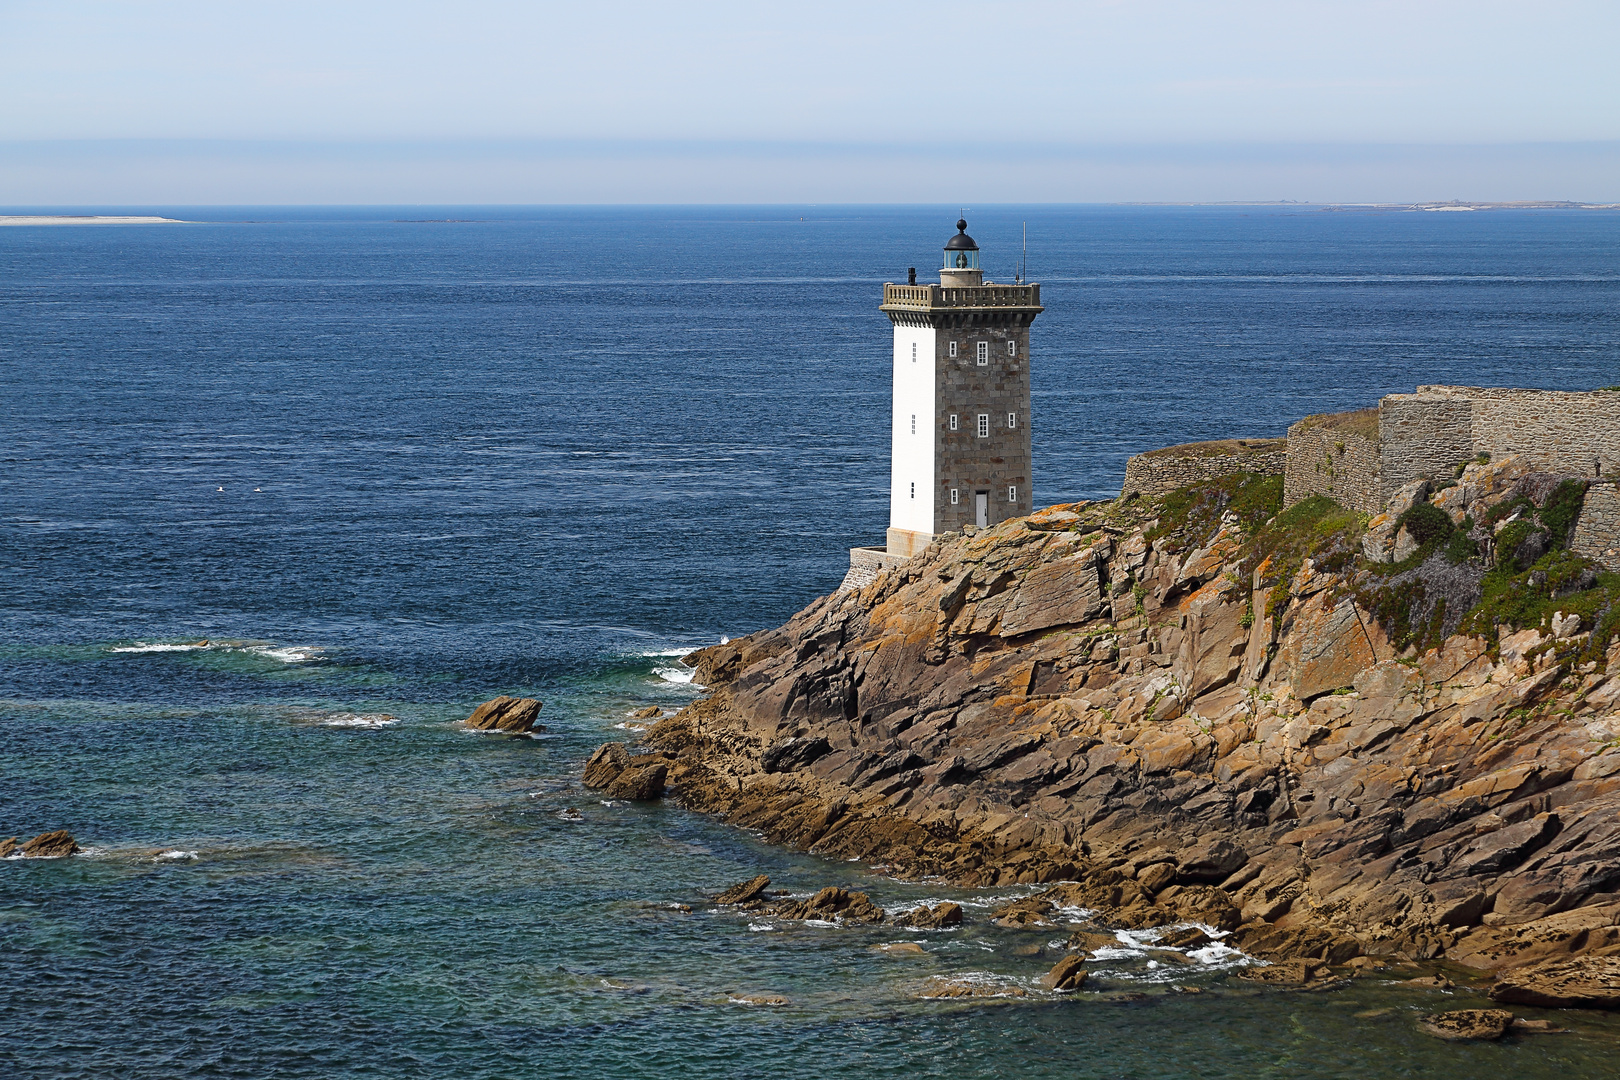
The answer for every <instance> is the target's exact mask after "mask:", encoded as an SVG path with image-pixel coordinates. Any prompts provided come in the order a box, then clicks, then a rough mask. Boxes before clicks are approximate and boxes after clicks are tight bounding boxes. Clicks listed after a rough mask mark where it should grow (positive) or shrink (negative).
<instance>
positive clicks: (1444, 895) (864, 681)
mask: <svg viewBox="0 0 1620 1080" xmlns="http://www.w3.org/2000/svg"><path fill="white" fill-rule="evenodd" d="M1470 469H1471V470H1472V473H1471V474H1470V476H1469V477H1468V478H1467V480H1466V482H1465V483H1457V482H1453V483H1448V484H1445V485H1442V486H1441V490H1438V491H1435V492H1433V493H1430V492H1429V491H1428V487H1427V485H1423V486H1413V487H1412V488H1410V489H1408V490H1406V491H1405V492H1403V493H1402V496H1401V498H1402V499H1404V504H1403V505H1400V506H1397V507H1396V508H1394V509H1395V511H1397V512H1392V513H1391V514H1390V515H1386V516H1385V517H1383V518H1380V519H1374V521H1373V522H1372V523H1371V526H1372V527H1371V529H1369V523H1368V522H1367V521H1366V520H1365V519H1364V518H1362V517H1360V516H1358V515H1355V514H1352V513H1350V512H1348V511H1345V510H1343V509H1341V508H1340V507H1338V506H1336V505H1335V504H1333V503H1331V502H1329V501H1327V500H1326V499H1322V498H1314V499H1309V500H1306V501H1305V502H1303V503H1300V504H1298V505H1296V506H1293V507H1290V508H1289V509H1288V510H1287V511H1286V512H1279V508H1280V505H1281V490H1280V488H1281V485H1280V482H1279V480H1278V478H1275V477H1273V478H1269V479H1268V478H1263V477H1258V476H1233V477H1228V478H1224V479H1222V480H1219V481H1215V482H1211V483H1208V484H1204V485H1201V486H1197V487H1193V488H1187V489H1182V490H1180V491H1177V492H1173V493H1171V494H1169V495H1167V496H1164V497H1162V498H1158V499H1148V498H1136V499H1129V500H1122V501H1117V502H1113V503H1095V504H1086V503H1079V504H1074V505H1067V506H1056V507H1051V508H1049V509H1047V510H1044V511H1041V512H1039V513H1037V514H1034V515H1032V516H1030V517H1028V518H1021V519H1017V520H1013V521H1008V522H1005V523H1003V524H1001V525H999V526H996V527H994V528H992V529H987V530H976V531H975V530H967V531H965V532H964V533H963V534H953V535H949V536H946V537H942V538H940V539H938V540H936V541H935V542H934V543H933V544H932V545H930V546H929V547H928V548H927V549H926V550H925V551H923V552H922V553H921V554H919V555H917V556H916V557H914V558H912V559H911V560H909V561H908V562H906V563H904V564H903V565H902V566H899V567H897V568H894V569H892V570H886V571H884V572H882V573H881V574H879V575H878V577H877V579H876V580H875V581H874V582H873V583H872V584H870V585H869V586H867V587H866V588H863V589H861V590H859V591H846V592H841V593H837V594H834V595H831V596H827V597H823V598H821V599H819V600H817V601H816V602H814V603H813V604H811V605H810V606H809V607H807V608H805V609H804V610H803V611H802V612H800V613H799V614H798V615H796V616H794V618H793V619H792V620H790V621H789V622H788V623H787V624H786V625H784V626H782V627H780V628H778V629H774V630H768V631H763V632H761V633H757V634H754V635H752V636H750V637H747V638H743V639H739V640H737V641H734V642H731V643H729V644H726V645H722V646H718V647H715V648H710V649H705V650H703V651H701V652H699V653H696V654H693V656H692V657H690V658H689V662H690V663H692V664H694V665H695V666H696V667H697V669H698V670H697V676H696V678H697V681H698V682H700V683H702V684H704V685H706V686H707V687H709V688H710V690H711V691H712V693H711V694H710V695H709V696H708V697H706V698H704V699H702V700H700V701H698V702H697V703H695V704H694V705H692V706H691V707H689V708H687V709H686V710H684V711H683V712H681V713H680V714H678V715H676V716H673V717H669V718H666V719H664V720H662V721H660V722H659V723H658V724H657V725H656V726H655V727H654V728H653V729H652V731H651V732H650V733H649V735H648V737H647V740H646V742H647V747H648V748H649V749H650V752H651V754H652V755H653V758H646V759H645V760H644V761H643V765H649V764H652V763H653V760H654V759H656V762H657V763H658V764H660V765H663V766H667V769H668V781H669V784H670V785H671V787H672V789H673V790H674V792H675V793H676V794H677V795H678V796H679V797H680V798H681V799H682V800H684V802H685V803H686V804H687V805H689V806H691V807H693V808H695V809H698V810H702V811H707V812H710V813H713V814H717V815H719V816H721V817H723V818H724V819H725V820H727V821H730V822H733V823H735V824H737V825H739V826H742V827H746V828H749V829H753V830H757V831H759V832H761V833H762V834H763V835H764V836H765V837H766V838H767V839H769V840H771V841H773V842H780V843H787V844H794V845H799V846H802V847H804V848H808V849H810V850H813V851H817V852H823V853H825V854H827V855H829V856H834V857H841V858H860V859H862V860H865V861H868V862H871V863H879V864H882V865H884V866H885V867H887V868H888V869H889V870H890V871H891V872H893V873H895V874H899V875H905V876H921V875H941V876H944V877H946V878H949V879H951V880H953V881H956V882H960V883H962V884H967V885H974V884H997V885H1004V884H1006V883H1009V882H1024V883H1031V882H1033V883H1047V882H1077V883H1078V884H1071V885H1065V886H1063V890H1062V891H1063V896H1062V897H1061V902H1062V903H1063V904H1067V905H1077V906H1084V907H1086V908H1090V909H1093V910H1095V911H1097V912H1098V913H1099V916H1098V918H1099V919H1101V920H1103V921H1105V922H1108V923H1110V924H1112V925H1117V926H1122V927H1132V926H1156V925H1163V924H1166V923H1173V922H1176V921H1178V920H1189V921H1196V922H1199V923H1203V924H1206V925H1211V926H1215V927H1218V928H1220V929H1224V930H1230V931H1233V935H1232V938H1231V939H1230V940H1231V941H1233V942H1235V943H1237V944H1238V945H1240V946H1241V947H1242V948H1244V949H1245V950H1247V951H1249V952H1252V953H1257V954H1259V955H1262V956H1268V957H1273V958H1278V959H1282V958H1290V957H1292V958H1301V957H1303V958H1315V959H1319V960H1322V961H1326V962H1329V963H1343V962H1345V961H1347V960H1349V959H1350V958H1352V957H1354V956H1356V955H1358V954H1361V953H1367V954H1373V955H1390V956H1400V957H1405V958H1407V959H1433V958H1440V957H1444V958H1446V959H1448V960H1450V961H1454V962H1456V963H1459V964H1463V965H1469V966H1473V967H1476V968H1484V969H1491V970H1496V969H1503V968H1509V967H1517V966H1521V965H1525V964H1529V963H1532V962H1537V961H1542V962H1546V961H1554V960H1568V959H1569V957H1570V955H1571V954H1576V955H1589V954H1608V953H1616V954H1620V893H1617V890H1620V643H1615V642H1614V641H1613V638H1614V635H1615V633H1616V631H1617V630H1620V578H1616V577H1614V576H1612V575H1605V574H1603V573H1601V572H1599V571H1598V570H1597V569H1596V568H1595V567H1594V566H1593V565H1592V564H1589V563H1586V562H1585V561H1584V560H1581V559H1579V558H1578V557H1575V556H1573V555H1571V554H1570V553H1569V552H1568V551H1567V550H1564V547H1565V545H1566V543H1567V541H1568V538H1569V536H1570V534H1571V532H1572V530H1573V523H1574V520H1575V519H1574V515H1575V514H1578V512H1579V507H1580V491H1581V488H1580V485H1579V484H1577V485H1576V486H1575V487H1573V488H1571V487H1570V486H1569V484H1568V483H1565V482H1563V481H1561V479H1560V478H1558V477H1546V476H1540V475H1537V474H1534V473H1531V472H1528V471H1526V470H1524V469H1522V468H1517V467H1515V465H1514V463H1512V462H1511V461H1509V462H1504V463H1501V464H1499V465H1494V466H1486V465H1476V466H1470ZM1459 487H1460V488H1462V489H1463V490H1462V491H1458V490H1457V489H1458V488H1459ZM1572 499H1573V507H1574V509H1573V511H1571V509H1570V504H1571V500H1572ZM1397 560H1398V561H1397ZM1039 907H1040V901H1039V900H1038V899H1037V900H1036V901H1033V902H1032V910H1033V911H1034V912H1035V915H1034V916H1032V917H1038V915H1039ZM1611 966H1612V965H1611Z"/></svg>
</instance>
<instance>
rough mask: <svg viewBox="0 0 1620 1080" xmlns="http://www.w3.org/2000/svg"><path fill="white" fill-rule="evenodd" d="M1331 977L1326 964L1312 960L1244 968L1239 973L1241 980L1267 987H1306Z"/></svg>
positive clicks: (1289, 961) (1285, 961) (1286, 961)
mask: <svg viewBox="0 0 1620 1080" xmlns="http://www.w3.org/2000/svg"><path fill="white" fill-rule="evenodd" d="M1330 975H1331V971H1330V970H1329V968H1328V967H1327V966H1326V965H1325V964H1317V963H1313V962H1312V961H1310V960H1284V961H1282V962H1281V963H1276V964H1269V965H1267V966H1266V967H1251V968H1244V969H1243V970H1242V971H1241V972H1239V973H1238V977H1239V978H1240V979H1247V980H1248V981H1249V982H1255V983H1261V984H1263V985H1265V986H1306V985H1308V984H1311V983H1316V982H1321V981H1323V980H1325V979H1327V978H1328V977H1329V976H1330Z"/></svg>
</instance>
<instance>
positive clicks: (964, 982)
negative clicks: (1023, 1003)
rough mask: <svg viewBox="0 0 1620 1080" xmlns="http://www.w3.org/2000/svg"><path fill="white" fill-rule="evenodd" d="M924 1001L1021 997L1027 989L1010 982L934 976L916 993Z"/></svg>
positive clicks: (1027, 992)
mask: <svg viewBox="0 0 1620 1080" xmlns="http://www.w3.org/2000/svg"><path fill="white" fill-rule="evenodd" d="M917 996H918V997H920V998H922V999H923V1000H925V1001H932V1000H934V999H936V998H1021V997H1028V996H1029V991H1028V990H1025V989H1024V988H1023V987H1022V986H1017V985H1014V984H1012V983H989V982H977V981H972V980H968V979H965V978H936V979H930V980H928V982H926V983H924V984H923V987H922V990H921V991H920V992H919V993H918V994H917Z"/></svg>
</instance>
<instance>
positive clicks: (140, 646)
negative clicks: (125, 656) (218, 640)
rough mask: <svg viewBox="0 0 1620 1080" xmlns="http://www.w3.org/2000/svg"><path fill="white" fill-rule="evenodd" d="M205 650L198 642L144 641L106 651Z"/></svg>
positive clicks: (116, 646)
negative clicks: (164, 642) (188, 643)
mask: <svg viewBox="0 0 1620 1080" xmlns="http://www.w3.org/2000/svg"><path fill="white" fill-rule="evenodd" d="M206 648H208V646H207V645H205V644H202V643H200V642H198V643H193V644H190V645H165V644H162V643H150V644H149V643H147V642H144V641H137V642H136V643H135V644H133V645H114V646H113V647H112V648H110V649H108V650H107V651H108V652H118V653H151V652H196V651H197V650H198V649H206Z"/></svg>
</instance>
